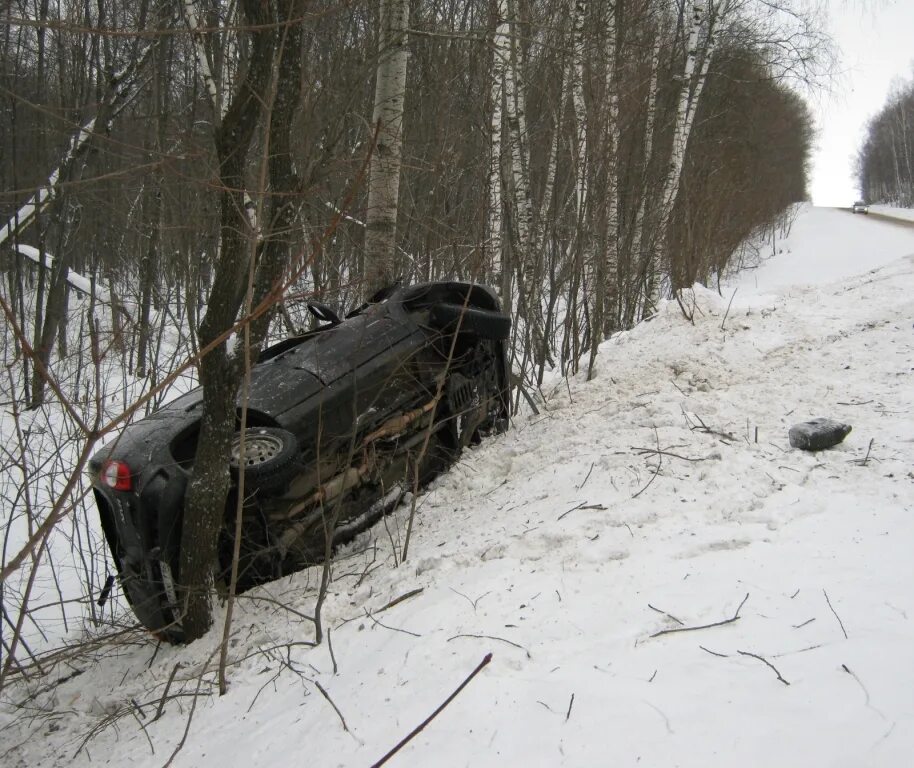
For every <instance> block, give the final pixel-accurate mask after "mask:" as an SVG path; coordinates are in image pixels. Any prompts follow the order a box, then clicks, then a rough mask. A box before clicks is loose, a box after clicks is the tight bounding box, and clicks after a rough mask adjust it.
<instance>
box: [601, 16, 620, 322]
mask: <svg viewBox="0 0 914 768" xmlns="http://www.w3.org/2000/svg"><path fill="white" fill-rule="evenodd" d="M618 8H619V3H618V2H617V3H616V4H615V5H614V7H613V9H612V11H611V15H610V17H609V20H608V24H607V30H606V34H607V52H606V59H607V63H606V94H607V102H608V103H607V114H606V148H605V152H606V163H607V169H606V175H607V178H606V197H607V199H606V206H607V221H606V229H607V242H606V255H605V262H606V268H605V276H604V283H605V285H604V287H603V296H604V297H605V299H606V301H607V305H606V306H608V307H613V304H611V303H609V302H610V301H611V300H612V299H613V298H615V307H614V309H615V317H616V319H618V318H619V317H620V315H621V304H622V294H621V291H620V290H619V281H618V277H619V176H618V169H619V165H618V162H617V158H618V148H619V83H618V79H617V77H616V61H617V59H618V55H617V54H618V45H619V39H618V32H619V29H618V13H617V11H618ZM605 326H606V319H605V318H604V327H605Z"/></svg>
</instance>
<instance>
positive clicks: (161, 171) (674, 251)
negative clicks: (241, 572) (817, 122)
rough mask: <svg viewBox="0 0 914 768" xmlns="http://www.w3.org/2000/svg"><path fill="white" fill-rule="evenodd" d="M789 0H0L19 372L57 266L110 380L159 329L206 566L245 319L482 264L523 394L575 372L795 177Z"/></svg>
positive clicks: (151, 346)
mask: <svg viewBox="0 0 914 768" xmlns="http://www.w3.org/2000/svg"><path fill="white" fill-rule="evenodd" d="M803 8H804V5H803V4H802V3H799V2H797V3H794V2H792V1H791V0H783V2H781V3H772V2H762V1H761V0H486V1H483V0H423V1H422V2H420V1H419V0H416V2H412V3H410V2H408V0H380V1H379V2H378V1H377V0H369V1H366V2H363V1H362V0H356V1H355V2H351V3H348V4H339V3H331V2H328V1H327V0H268V1H267V2H264V1H262V0H240V1H239V2H237V3H234V2H233V3H229V2H224V0H182V2H166V0H126V2H125V1H124V0H118V2H114V1H113V0H98V2H96V3H94V4H86V3H78V2H74V1H73V0H31V1H30V0H14V1H13V2H10V3H7V4H6V5H5V7H4V10H3V11H2V18H3V22H4V23H3V31H2V39H0V60H2V72H0V103H2V105H3V106H2V108H0V147H2V152H0V189H2V190H3V192H2V193H0V224H2V228H0V249H2V251H0V257H2V263H3V267H4V272H5V282H6V286H7V289H8V290H7V294H8V297H9V300H8V302H7V303H6V306H5V308H4V311H5V313H6V315H7V321H8V322H9V323H10V324H15V325H16V327H17V328H19V329H20V331H21V334H20V335H21V336H23V339H21V341H25V340H27V342H28V343H27V345H20V346H23V348H26V346H27V347H28V348H29V349H30V350H31V351H32V353H31V354H23V355H21V356H19V357H18V358H17V364H18V365H19V366H20V368H21V371H20V373H21V375H20V376H19V377H18V378H17V379H16V386H17V388H18V393H17V396H21V397H23V398H24V400H25V401H26V402H27V403H28V404H29V405H30V406H32V407H38V406H40V405H41V404H42V403H43V402H45V399H46V397H48V395H47V382H48V380H49V377H48V375H47V372H48V370H51V371H53V367H54V364H55V361H56V360H59V359H63V358H66V357H67V354H66V350H63V349H61V347H60V344H61V340H63V339H65V338H66V336H67V334H66V332H65V331H66V329H67V324H68V323H71V322H73V317H72V315H71V313H69V312H68V311H67V301H68V296H69V294H70V291H71V290H72V285H73V281H72V280H71V279H68V277H69V276H70V275H72V274H73V273H76V274H79V275H81V276H83V277H86V278H88V280H89V282H90V285H91V289H90V290H91V292H92V294H93V297H96V296H99V295H101V294H100V292H101V291H104V292H105V296H107V301H106V302H103V304H104V306H105V311H106V312H108V315H109V319H108V322H107V324H106V325H105V328H109V327H110V330H108V331H105V332H106V333H110V340H109V341H108V342H106V345H99V344H98V342H93V343H94V344H95V347H96V348H98V347H99V346H104V347H105V348H106V349H109V348H110V349H111V350H115V351H119V352H120V355H121V360H122V363H123V367H124V370H125V372H126V374H127V375H128V376H131V377H137V378H140V379H148V380H150V381H153V382H155V381H160V380H162V379H163V378H165V372H164V371H163V361H162V357H161V354H162V349H163V347H162V344H161V343H160V342H161V339H162V336H163V329H165V328H166V326H167V327H168V328H169V330H170V331H171V332H178V333H179V335H180V338H181V339H183V340H184V341H185V342H186V344H187V349H188V354H189V355H193V356H195V359H197V361H198V362H197V364H196V368H197V374H198V376H199V380H200V381H201V383H202V384H203V385H204V392H205V406H204V407H205V413H206V414H207V416H206V417H205V418H204V420H203V424H204V434H202V435H201V439H200V445H201V446H202V447H203V448H201V450H200V452H198V456H197V461H196V464H195V478H194V482H193V483H192V484H191V487H190V490H189V493H188V498H187V512H186V519H185V537H192V538H193V539H194V540H195V541H197V542H201V541H203V542H209V543H210V545H209V546H207V547H202V548H201V547H200V546H196V547H185V548H183V550H186V552H187V553H190V552H191V551H193V552H195V553H197V554H196V556H195V559H194V560H193V561H191V560H188V561H187V562H182V576H183V577H184V580H188V581H189V582H192V583H195V584H205V583H206V581H207V578H208V577H209V576H210V575H211V568H212V562H213V561H214V559H215V558H214V548H215V535H214V534H213V531H214V530H217V529H218V526H219V525H220V523H221V520H222V516H223V514H224V510H223V506H224V499H225V495H226V491H227V488H228V483H229V477H228V472H227V468H226V463H225V456H227V452H228V445H229V441H230V439H231V435H232V432H233V430H234V429H235V426H236V414H235V397H236V392H237V388H238V384H239V382H240V380H241V377H242V375H243V372H244V367H245V365H246V361H248V360H249V359H250V356H251V354H256V350H257V349H258V348H259V345H260V344H261V343H262V342H263V340H264V338H265V337H266V336H267V335H268V334H269V333H271V332H277V329H278V330H280V331H282V330H286V331H288V330H297V329H298V328H299V327H300V326H301V325H302V324H303V323H305V322H307V321H306V320H305V319H304V315H303V314H302V313H300V312H299V310H298V304H297V302H298V301H300V299H301V298H302V297H319V298H320V299H321V300H322V301H325V302H327V303H330V304H334V305H336V306H338V307H340V308H342V309H348V308H349V307H350V306H352V305H354V304H356V303H358V302H360V301H361V300H363V299H364V298H365V297H366V296H368V295H370V294H371V292H372V291H373V290H374V289H375V288H377V287H378V286H380V285H383V284H385V283H389V282H393V281H398V280H399V281H403V282H417V281H425V280H437V279H447V278H460V279H465V280H472V281H476V282H485V283H489V284H491V285H494V286H497V288H498V290H499V292H500V295H501V297H502V301H503V303H504V304H505V306H506V308H508V309H509V310H510V311H511V312H512V314H513V317H514V330H513V333H514V337H513V339H512V344H511V351H512V356H513V359H512V369H513V377H514V381H515V384H516V386H517V390H518V391H519V392H521V391H525V390H526V391H529V390H533V389H535V388H536V387H537V386H538V385H539V384H540V383H541V382H542V377H543V375H544V372H545V371H546V370H547V369H550V368H559V369H560V370H561V371H562V372H563V373H576V372H577V371H578V370H579V369H585V370H588V371H590V370H592V368H593V363H594V359H595V356H596V354H597V348H598V345H599V344H600V342H601V341H603V340H604V339H605V338H607V337H608V336H609V335H610V334H612V333H614V332H616V331H619V330H622V329H625V328H629V327H631V326H632V325H634V324H635V323H637V322H639V321H641V320H643V319H644V318H646V317H649V316H650V315H651V314H652V313H653V312H654V311H655V310H656V308H657V305H658V302H659V301H660V300H661V299H663V298H666V297H669V296H671V295H674V294H676V293H677V292H679V291H680V290H682V289H684V288H687V287H688V286H690V285H692V284H693V283H694V282H696V281H701V282H706V283H707V282H710V281H713V280H714V279H715V278H718V277H719V276H720V275H721V274H722V273H723V272H724V271H725V270H726V269H727V267H728V263H729V260H730V257H731V254H732V253H733V252H734V250H735V249H736V248H737V246H738V245H739V244H740V242H742V241H743V240H744V239H745V238H747V237H748V236H750V235H751V234H752V233H753V232H756V231H758V230H760V229H762V228H764V227H766V226H770V225H771V224H772V222H774V221H775V220H777V218H778V217H779V216H780V215H781V214H782V213H783V211H784V210H785V209H786V208H787V207H788V206H789V205H790V204H791V203H794V202H797V201H800V200H802V199H804V198H805V196H806V185H807V171H808V161H809V153H810V144H811V137H812V128H811V118H810V114H809V111H808V108H807V107H806V105H805V103H804V101H803V99H802V98H801V97H800V96H799V95H798V91H797V90H796V86H797V84H803V85H810V84H813V85H814V84H816V82H817V80H818V78H819V77H820V75H821V73H822V72H823V67H824V65H826V64H827V41H826V40H825V38H824V37H823V35H822V33H821V32H820V31H819V27H818V26H817V22H816V19H815V18H812V17H809V16H806V15H804V11H803ZM35 265H37V266H35ZM26 296H29V297H34V298H35V300H34V301H26V298H25V297H26ZM93 300H94V299H93ZM96 309H97V311H101V309H100V308H96ZM240 319H244V321H243V322H242V323H241V324H240V325H239V320H240ZM240 328H244V329H246V332H245V333H243V334H237V338H238V340H239V345H240V346H236V348H235V349H234V350H233V349H231V348H229V345H228V343H227V342H226V339H227V338H229V336H230V334H231V333H232V332H233V331H239V329H240ZM271 328H272V329H273V330H272V331H271ZM157 340H158V341H157ZM241 352H244V354H241ZM84 383H85V386H86V387H90V386H91V383H90V382H84ZM55 394H56V393H55ZM201 549H202V554H201ZM188 557H190V554H188ZM197 607H198V608H199V611H195V610H191V611H190V614H193V615H192V616H190V619H189V621H190V623H192V624H194V626H196V628H197V629H189V630H187V631H188V635H189V636H190V637H193V636H194V635H195V634H199V633H201V632H202V631H205V628H206V626H208V623H207V622H208V608H207V604H206V602H205V600H204V602H203V603H202V604H200V605H199V606H197ZM193 616H196V618H193Z"/></svg>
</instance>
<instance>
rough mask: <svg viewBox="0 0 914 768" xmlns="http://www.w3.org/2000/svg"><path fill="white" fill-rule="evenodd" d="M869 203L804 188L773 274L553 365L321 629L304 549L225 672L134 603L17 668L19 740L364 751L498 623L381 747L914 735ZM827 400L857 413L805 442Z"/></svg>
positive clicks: (696, 750)
mask: <svg viewBox="0 0 914 768" xmlns="http://www.w3.org/2000/svg"><path fill="white" fill-rule="evenodd" d="M842 215H843V218H841V216H842ZM863 220H864V217H852V216H850V215H849V214H840V213H838V212H834V213H831V212H828V211H822V210H815V209H814V210H812V211H810V212H808V213H806V214H804V215H803V217H802V218H801V219H800V220H798V221H797V223H796V225H795V227H794V233H793V235H792V237H791V238H790V241H789V243H788V244H787V247H786V248H785V252H784V254H782V255H780V256H778V257H777V258H775V259H772V260H771V261H769V262H767V263H766V264H765V265H764V267H762V268H760V269H759V270H756V274H755V275H753V276H752V277H750V278H748V280H749V285H753V284H754V283H755V280H757V279H758V278H759V277H760V276H762V275H767V273H768V271H770V272H771V273H772V274H771V279H770V280H769V279H768V277H766V278H765V280H760V281H759V284H757V285H756V287H757V288H758V289H759V290H761V289H764V290H766V291H770V292H769V293H767V295H758V294H756V295H755V296H754V297H750V299H751V300H750V301H747V302H745V303H738V301H737V299H738V298H739V296H740V293H742V292H743V288H744V287H745V284H744V283H740V284H739V285H740V290H739V291H738V293H737V296H736V297H735V298H734V301H733V304H732V305H731V306H728V305H729V304H730V295H728V294H725V297H721V296H719V295H717V294H716V293H714V292H711V291H707V290H705V289H701V288H697V289H696V290H695V291H694V295H693V296H690V297H689V306H690V307H692V308H693V310H694V311H693V322H689V321H687V320H685V319H684V318H683V316H682V314H681V312H680V311H679V308H678V307H677V306H676V305H675V304H672V305H667V306H666V307H664V309H663V311H661V312H660V313H659V315H658V316H657V317H656V318H655V319H654V320H652V321H651V322H648V323H643V324H641V325H639V326H638V327H636V328H635V329H633V330H632V331H631V332H629V333H626V334H621V335H619V336H617V337H615V338H613V339H611V340H610V341H608V342H607V343H605V344H604V345H603V347H602V348H601V354H600V356H599V359H598V365H599V371H598V373H599V375H598V376H597V378H596V379H595V380H594V381H591V382H585V381H583V379H582V378H578V379H575V380H572V381H570V382H565V381H554V382H552V384H551V385H550V387H549V388H548V389H546V390H544V395H545V401H544V403H543V404H542V407H541V414H540V415H539V416H536V417H533V416H530V417H521V418H518V419H517V421H516V423H515V425H514V428H513V429H512V430H510V431H509V432H508V433H507V434H505V435H502V436H499V437H496V438H494V439H491V440H488V441H486V442H485V443H484V444H483V445H481V446H479V447H478V448H476V449H473V450H470V451H468V452H467V454H466V455H465V456H464V458H463V459H462V460H461V462H460V463H459V464H458V465H457V466H456V467H455V468H454V470H453V471H451V472H449V473H448V474H447V475H446V476H444V477H442V478H440V479H439V480H438V481H437V482H436V483H435V484H434V485H433V487H432V488H431V489H430V490H429V491H428V492H427V493H426V494H424V495H423V496H422V497H421V498H420V499H419V500H418V514H417V520H416V528H415V530H414V532H413V533H414V536H413V540H412V541H411V543H410V547H409V559H408V560H407V562H405V563H400V562H399V556H400V554H402V541H403V535H404V531H405V526H406V520H407V517H408V510H406V509H401V510H399V511H398V512H396V513H395V514H394V515H393V516H392V517H391V518H389V519H388V520H387V521H386V525H384V524H381V525H379V526H377V527H376V528H375V529H374V530H373V531H370V532H367V533H366V534H364V535H363V536H362V537H360V538H359V540H358V541H356V542H354V543H353V544H352V545H351V546H349V547H348V548H347V550H346V551H345V552H343V553H341V557H340V558H339V560H338V561H337V564H336V566H335V567H334V582H333V585H332V590H331V595H330V597H329V600H328V603H327V605H326V606H325V610H324V620H325V623H326V625H327V626H329V627H331V628H332V633H331V637H332V653H331V644H330V643H327V642H325V643H324V644H323V645H321V646H319V647H317V648H308V647H306V646H304V645H302V643H303V642H305V641H308V640H311V639H312V636H313V635H312V627H311V624H310V622H309V621H308V620H307V619H306V618H305V617H304V615H305V614H309V613H311V611H313V601H314V592H315V588H316V584H317V582H318V573H317V570H316V569H312V570H311V571H307V572H303V573H300V574H297V575H295V576H293V577H291V578H287V579H283V580H281V581H279V582H275V583H273V584H270V585H267V586H266V587H263V588H261V589H259V590H256V591H254V592H253V593H250V594H249V595H248V596H247V597H244V598H243V599H242V600H241V603H240V606H239V608H238V609H237V613H238V615H237V617H236V621H235V623H234V625H233V640H232V644H231V652H230V656H231V666H230V668H229V671H228V679H229V683H230V687H229V691H228V695H226V696H223V697H219V696H218V695H217V694H216V688H215V684H214V674H213V671H212V670H213V659H214V656H213V650H214V648H215V647H216V646H217V643H218V637H217V635H218V634H220V633H219V632H218V631H214V632H212V633H211V635H210V636H209V637H207V638H205V639H204V640H201V641H198V642H197V643H195V644H194V645H192V646H190V647H188V648H170V647H162V648H158V649H157V648H156V647H155V644H154V642H153V641H152V640H150V639H144V636H143V635H142V634H139V633H136V634H128V635H126V636H124V637H122V639H121V645H120V647H119V649H118V651H117V652H116V653H114V652H109V653H107V654H106V655H105V656H104V657H103V658H100V659H95V658H92V657H90V656H89V655H84V656H82V657H79V658H76V659H73V660H71V662H70V663H69V665H68V666H67V667H66V668H63V667H61V668H60V670H59V674H60V675H61V676H63V675H71V674H73V673H74V672H80V673H82V674H80V675H79V676H78V677H74V678H72V679H69V680H66V681H65V682H62V683H60V684H59V685H56V686H53V687H51V688H50V690H45V691H43V692H40V691H39V692H36V693H35V694H34V696H33V697H32V698H31V699H29V705H30V707H31V708H32V709H33V710H34V711H41V712H43V713H44V714H43V715H42V716H41V717H31V716H30V717H26V716H25V715H26V713H25V711H24V710H22V709H19V708H17V707H16V706H15V704H16V703H17V702H21V701H23V699H24V698H25V697H26V693H27V690H26V687H25V686H23V687H22V688H20V689H17V690H15V691H13V690H11V689H10V690H8V691H7V692H4V699H3V705H2V709H0V727H2V728H3V731H4V743H5V744H6V745H8V746H7V747H5V749H7V750H9V751H7V752H6V753H5V760H6V762H7V763H9V764H10V765H20V764H21V765H56V764H61V765H63V764H67V765H90V764H96V763H97V761H98V760H99V758H102V759H103V760H104V761H105V762H110V763H112V764H118V763H122V762H126V761H129V762H130V763H131V764H132V765H134V766H138V767H139V766H161V765H163V764H164V763H165V762H166V761H167V760H168V757H169V755H171V753H172V751H173V750H174V749H175V748H176V747H178V745H179V743H180V741H181V739H182V735H183V734H184V731H185V727H186V726H187V724H188V720H189V719H190V726H189V736H188V738H187V741H186V743H185V744H184V746H183V748H182V749H181V751H180V752H179V753H178V755H177V757H176V758H175V759H174V761H173V762H172V765H175V766H199V765H204V764H219V763H222V764H225V765H245V766H250V767H251V768H255V767H257V766H270V767H271V768H273V767H275V766H277V765H288V764H290V763H292V762H294V763H296V764H297V763H300V762H302V761H303V760H304V761H305V762H307V763H309V764H312V763H313V764H314V765H327V766H350V765H369V764H372V763H373V762H374V761H375V760H377V759H378V758H380V757H381V756H382V755H384V754H385V753H386V752H387V751H388V749H390V748H391V747H392V746H393V745H394V744H395V743H396V742H397V741H399V740H400V739H401V738H402V737H403V736H404V735H406V734H407V733H409V732H410V731H411V730H412V729H413V728H414V727H415V726H416V725H418V724H419V723H420V722H421V721H422V720H423V719H424V718H425V717H427V716H428V715H429V714H430V713H431V712H432V711H433V710H434V709H435V708H436V707H437V706H438V705H439V704H441V702H442V701H443V700H444V699H445V698H446V697H447V696H448V695H449V694H450V693H451V692H452V691H453V690H454V689H455V688H456V687H457V685H458V684H459V683H460V682H461V681H462V680H463V679H464V678H465V677H466V676H467V675H468V674H469V672H470V671H471V670H473V669H474V668H475V667H476V666H477V665H478V664H479V663H480V662H481V660H482V659H483V657H484V656H485V655H486V654H487V653H490V652H491V653H492V654H493V659H492V661H491V663H490V664H489V665H488V666H487V667H486V668H485V669H484V670H483V671H482V672H481V674H479V675H478V676H477V677H476V678H475V679H474V680H473V681H472V682H471V683H470V684H469V685H468V686H467V688H466V689H464V690H463V692H462V693H461V694H460V695H459V696H458V697H457V698H456V699H455V700H454V701H453V702H452V703H451V704H450V705H449V706H448V707H447V709H445V710H444V711H443V713H442V714H441V715H440V716H439V717H438V718H437V719H436V720H435V721H434V722H432V723H431V724H430V725H429V726H428V727H427V728H425V730H423V731H422V732H421V733H420V734H419V735H418V736H417V738H415V739H414V740H413V741H412V742H411V743H410V744H409V745H408V746H406V747H405V748H404V749H403V750H402V751H401V752H400V753H399V754H398V755H397V756H396V757H395V758H394V760H393V761H391V763H390V764H391V765H403V766H406V765H422V766H425V765H428V766H445V767H448V766H455V767H456V766H468V765H470V766H505V765H524V766H529V767H531V768H532V767H535V766H544V767H545V766H562V765H565V766H585V765H645V766H667V765H678V766H721V767H724V766H733V765H739V766H741V768H752V767H753V766H758V767H759V768H763V767H767V766H771V765H787V766H793V765H810V766H847V767H848V768H851V767H853V768H859V767H860V766H901V765H907V764H908V763H909V762H910V755H911V754H912V752H914V698H912V695H911V691H912V690H914V654H912V653H911V648H912V647H914V561H912V558H911V556H910V542H911V541H912V540H914V493H912V484H914V474H912V467H914V413H912V407H911V402H912V384H911V381H912V360H914V332H912V327H911V318H912V316H914V258H911V257H910V256H907V255H906V254H907V253H912V252H914V248H910V249H908V250H906V248H907V241H905V242H904V243H902V242H900V241H896V240H893V239H892V237H893V236H890V235H886V234H884V233H882V231H881V230H879V229H878V227H880V226H884V227H889V228H891V227H890V225H881V224H878V223H877V222H874V221H871V222H870V223H869V224H866V223H864V221H863ZM837 227H849V228H848V229H845V230H844V233H845V234H844V240H843V241H842V239H841V238H840V237H838V236H837V235H836V234H835V233H834V232H833V230H834V229H835V228H837ZM892 229H894V228H892ZM881 238H882V239H881ZM852 239H853V240H854V244H852V243H851V242H850V241H851V240H852ZM838 243H843V247H842V248H841V249H840V250H839V249H838V247H837V244H838ZM823 251H824V252H823ZM853 253H856V254H858V260H857V272H856V273H854V274H853V275H847V274H846V272H847V270H848V267H849V262H850V260H851V259H850V256H851V255H852V254H853ZM844 256H846V257H847V258H844ZM868 256H871V257H872V258H873V262H867V261H866V259H865V257H868ZM782 260H783V261H786V262H787V264H788V265H789V266H788V265H785V266H781V265H779V264H778V262H779V261H782ZM810 261H812V262H814V263H816V264H818V265H831V266H834V267H835V269H836V270H837V274H838V275H839V276H838V277H836V275H835V274H833V273H827V272H826V271H825V267H824V266H819V267H816V268H812V267H810V265H809V262H810ZM763 270H766V271H764V272H763ZM791 274H795V275H796V276H797V277H798V279H799V283H800V284H799V285H796V284H795V285H791V284H789V282H788V280H789V276H790V275H791ZM841 274H844V276H843V277H840V275H841ZM778 276H779V277H778ZM816 276H818V277H819V278H827V280H825V282H824V284H823V281H822V280H820V281H819V282H807V281H808V280H809V281H811V280H813V279H814V278H815V277H816ZM835 280H837V282H835ZM746 293H749V290H748V288H747V289H746ZM814 416H832V417H836V418H839V419H841V420H842V421H846V422H848V423H850V424H852V425H853V431H852V432H851V434H850V435H849V436H848V437H847V439H846V440H845V441H844V443H842V444H841V445H840V446H838V447H837V448H835V449H833V450H829V451H824V452H821V453H817V454H810V453H804V452H802V451H797V450H793V449H790V447H789V444H788V439H787V430H788V428H789V427H790V425H792V424H794V423H796V422H798V421H802V420H805V419H807V418H809V417H814ZM420 590H421V591H420ZM406 595H409V597H408V598H407V599H404V600H402V601H400V602H398V603H396V605H393V606H391V607H388V606H389V605H390V604H391V602H392V601H394V600H395V599H396V598H398V597H403V596H406ZM282 605H285V606H287V607H288V610H286V609H285V608H283V607H281V606H282ZM686 630H688V631H686ZM179 663H180V665H181V666H180V667H177V666H176V665H177V664H179ZM172 676H174V679H173V680H172V681H171V682H170V683H169V679H170V678H171V677H172ZM318 684H319V685H320V688H319V687H318ZM35 687H36V688H37V687H38V686H37V685H36V686H35ZM166 692H167V695H166ZM324 693H325V694H326V696H325V695H323V694H324ZM160 702H164V704H163V706H164V710H163V715H162V717H161V718H159V719H154V715H155V713H156V710H157V708H158V706H159V703H160ZM192 702H196V706H195V707H194V709H193V710H192V709H191V707H192V706H193V705H192ZM331 702H332V703H331ZM334 708H336V711H335V709H334ZM191 713H192V718H191ZM93 758H94V760H95V761H96V762H95V763H93Z"/></svg>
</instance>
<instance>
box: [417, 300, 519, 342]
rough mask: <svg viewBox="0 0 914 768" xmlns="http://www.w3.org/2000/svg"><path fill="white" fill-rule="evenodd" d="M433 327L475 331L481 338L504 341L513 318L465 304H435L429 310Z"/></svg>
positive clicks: (508, 334) (509, 332) (509, 330)
mask: <svg viewBox="0 0 914 768" xmlns="http://www.w3.org/2000/svg"><path fill="white" fill-rule="evenodd" d="M428 317H429V323H430V324H431V326H432V327H433V328H439V329H441V330H452V329H456V328H459V329H460V330H461V331H463V332H467V333H473V334H475V335H476V336H478V337H479V338H480V339H492V340H494V341H503V340H504V339H507V338H508V336H510V335H511V318H510V317H508V315H505V314H503V313H501V312H496V311H494V310H491V309H480V308H479V307H470V306H464V305H463V304H449V303H440V304H433V305H432V307H431V309H430V310H429V315H428Z"/></svg>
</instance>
